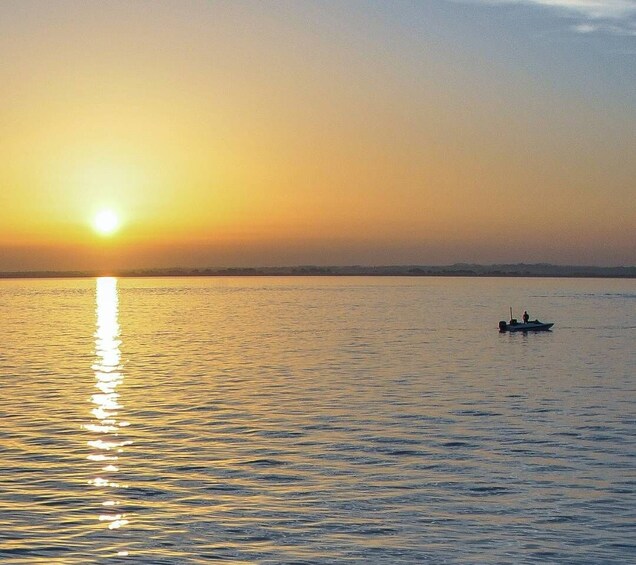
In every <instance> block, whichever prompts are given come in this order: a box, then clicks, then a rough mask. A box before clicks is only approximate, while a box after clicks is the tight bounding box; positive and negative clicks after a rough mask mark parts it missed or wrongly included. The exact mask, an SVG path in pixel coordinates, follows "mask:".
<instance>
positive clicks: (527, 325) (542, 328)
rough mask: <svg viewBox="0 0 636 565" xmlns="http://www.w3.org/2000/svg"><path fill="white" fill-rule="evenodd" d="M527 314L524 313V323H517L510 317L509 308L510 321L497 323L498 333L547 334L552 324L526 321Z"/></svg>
mask: <svg viewBox="0 0 636 565" xmlns="http://www.w3.org/2000/svg"><path fill="white" fill-rule="evenodd" d="M527 318H528V313H527V312H524V321H523V322H519V321H517V319H516V318H513V317H512V308H510V321H509V322H507V323H506V322H505V321H504V320H502V321H501V322H499V331H500V332H547V331H548V330H550V328H552V326H553V325H554V322H547V323H546V322H540V321H539V320H528V319H527Z"/></svg>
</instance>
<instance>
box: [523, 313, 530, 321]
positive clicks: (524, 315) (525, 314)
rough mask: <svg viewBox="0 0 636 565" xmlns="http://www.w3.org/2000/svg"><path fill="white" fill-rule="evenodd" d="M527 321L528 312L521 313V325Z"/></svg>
mask: <svg viewBox="0 0 636 565" xmlns="http://www.w3.org/2000/svg"><path fill="white" fill-rule="evenodd" d="M529 319H530V316H528V312H524V313H523V323H524V324H527V323H528V320H529Z"/></svg>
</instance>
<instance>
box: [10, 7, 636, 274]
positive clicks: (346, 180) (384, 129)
mask: <svg viewBox="0 0 636 565" xmlns="http://www.w3.org/2000/svg"><path fill="white" fill-rule="evenodd" d="M529 3H530V4H532V2H529ZM424 4H425V5H417V4H416V5H410V4H394V5H392V6H391V7H387V6H386V5H385V4H383V3H375V2H342V3H340V2H333V3H327V4H324V3H317V4H316V3H309V2H307V3H305V2H275V3H269V2H242V3H236V2H199V1H190V2H135V3H130V2H119V1H114V2H109V3H107V4H104V3H98V2H79V1H77V2H76V1H63V2H58V3H53V4H51V3H47V2H37V1H35V2H34V1H29V0H27V1H13V0H9V1H5V2H3V3H2V4H0V22H1V23H0V48H1V52H2V54H3V65H2V66H1V67H0V85H1V86H0V270H21V269H83V268H99V267H101V266H104V265H107V266H108V267H109V268H111V267H122V268H143V267H157V266H222V265H225V266H229V265H286V264H310V263H316V264H326V263H330V264H333V263H340V264H352V263H363V264H391V263H423V264H427V263H429V264H430V263H452V262H456V261H470V262H505V261H514V262H518V261H525V262H538V261H549V262H555V263H586V264H599V265H615V264H635V263H636V252H635V248H636V246H635V245H634V242H635V241H636V228H635V226H636V205H635V200H636V199H635V198H634V193H635V185H634V183H635V181H634V179H636V159H634V158H633V154H634V147H636V127H635V126H636V119H635V118H636V110H635V108H636V104H634V102H636V100H635V99H636V95H635V94H634V92H636V80H635V77H636V73H635V72H634V71H635V70H636V63H635V60H636V58H635V57H634V56H633V55H631V56H629V55H628V54H626V53H628V52H629V51H628V50H629V49H635V48H636V44H635V42H634V39H633V36H632V37H630V36H629V35H627V34H623V35H622V36H621V35H620V34H614V35H612V36H611V37H610V34H609V33H605V35H603V34H602V33H588V31H586V32H585V34H583V33H576V31H573V30H572V29H571V28H570V24H569V21H570V20H568V18H563V17H562V15H561V14H560V13H559V12H553V11H551V10H550V9H548V8H545V7H541V6H536V7H535V8H533V10H534V11H530V12H528V11H527V10H526V11H525V12H523V13H524V14H526V16H527V17H526V19H525V20H520V18H519V15H518V14H516V13H515V12H514V10H513V11H511V10H510V9H508V10H507V11H506V10H504V8H503V7H499V8H496V7H493V6H481V5H479V3H477V4H475V3H472V4H463V3H461V2H449V1H447V0H439V1H432V2H430V3H424ZM527 14H531V16H528V15H527ZM585 16H586V15H585V14H584V13H582V12H579V13H578V17H579V18H580V19H581V21H583V19H584V17H585ZM619 16H620V17H623V15H622V14H619ZM619 16H617V15H615V14H609V15H608V17H612V18H614V19H616V18H617V17H619ZM595 17H596V16H595ZM628 17H629V18H631V15H629V14H628ZM597 20H598V18H597ZM598 21H605V20H602V19H601V20H598ZM621 21H622V20H621ZM630 22H631V20H630V19H628V22H627V23H628V24H629V23H630ZM579 25H584V24H583V23H579ZM608 25H609V24H608ZM613 25H614V26H615V27H616V25H617V24H616V22H615V21H613ZM581 29H583V28H581ZM548 32H549V34H550V35H549V38H548V39H547V40H546V33H548ZM546 43H547V45H546ZM103 208H111V209H113V210H114V211H116V212H117V213H118V215H119V216H120V220H121V222H122V227H121V229H120V230H119V231H118V232H117V233H116V234H115V235H113V236H111V237H109V238H103V237H100V236H98V235H97V234H96V233H95V232H94V230H93V229H92V226H91V222H92V219H93V217H94V216H95V214H96V213H97V212H98V211H99V210H100V209H103Z"/></svg>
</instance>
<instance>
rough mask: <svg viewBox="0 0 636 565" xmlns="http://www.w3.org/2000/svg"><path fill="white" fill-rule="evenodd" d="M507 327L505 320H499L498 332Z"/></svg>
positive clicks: (503, 330)
mask: <svg viewBox="0 0 636 565" xmlns="http://www.w3.org/2000/svg"><path fill="white" fill-rule="evenodd" d="M507 327H508V324H506V322H504V321H503V320H501V322H499V331H500V332H505V331H506V329H507Z"/></svg>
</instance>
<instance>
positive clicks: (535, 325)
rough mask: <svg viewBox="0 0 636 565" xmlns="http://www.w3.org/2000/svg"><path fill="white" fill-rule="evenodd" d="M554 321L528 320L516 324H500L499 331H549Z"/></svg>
mask: <svg viewBox="0 0 636 565" xmlns="http://www.w3.org/2000/svg"><path fill="white" fill-rule="evenodd" d="M553 325H554V322H548V323H543V322H539V321H536V322H527V323H516V324H506V323H504V324H501V323H500V324H499V331H501V332H547V331H549V330H550V329H551V328H552V326H553Z"/></svg>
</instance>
